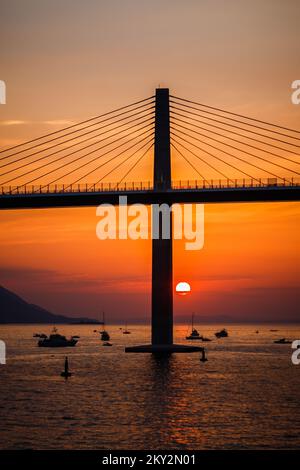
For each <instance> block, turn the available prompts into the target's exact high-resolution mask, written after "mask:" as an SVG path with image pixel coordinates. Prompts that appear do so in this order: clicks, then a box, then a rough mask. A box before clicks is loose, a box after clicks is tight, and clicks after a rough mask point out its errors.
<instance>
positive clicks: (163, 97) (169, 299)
mask: <svg viewBox="0 0 300 470" xmlns="http://www.w3.org/2000/svg"><path fill="white" fill-rule="evenodd" d="M153 185H154V190H155V191H160V190H162V191H164V190H168V189H170V188H171V150H170V114H169V89H168V88H158V89H157V90H156V97H155V140H154V175H153ZM163 218H164V220H163ZM163 223H164V224H166V225H169V227H170V237H169V238H167V239H163V237H162V226H163ZM153 225H154V220H152V230H153ZM158 234H159V238H158V239H155V238H153V239H152V307H151V308H152V344H156V345H161V344H166V345H167V344H173V269H172V214H171V212H169V213H164V214H162V213H160V215H159V227H158Z"/></svg>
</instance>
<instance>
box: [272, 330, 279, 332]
mask: <svg viewBox="0 0 300 470" xmlns="http://www.w3.org/2000/svg"><path fill="white" fill-rule="evenodd" d="M270 331H273V332H274V331H278V330H270Z"/></svg>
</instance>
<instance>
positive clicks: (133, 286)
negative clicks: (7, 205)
mask: <svg viewBox="0 0 300 470" xmlns="http://www.w3.org/2000/svg"><path fill="white" fill-rule="evenodd" d="M299 21H300V6H299V2H297V1H296V0H295V1H293V0H288V1H286V2H282V1H276V0H272V1H271V0H266V1H264V2H261V1H258V0H255V1H253V2H239V1H234V0H228V1H221V0H212V1H201V2H199V1H194V0H187V1H185V2H182V1H179V0H172V1H171V0H166V1H165V2H161V1H158V0H154V1H153V2H146V1H137V0H125V1H122V2H121V1H117V0H112V1H111V2H101V1H100V2H99V1H94V0H89V1H86V2H82V1H81V2H80V1H77V0H74V1H72V2H71V1H69V0H64V1H62V2H61V1H59V2H58V1H56V0H53V1H51V2H50V1H44V2H35V1H32V0H27V1H26V2H22V1H20V0H9V1H8V0H4V1H2V2H1V15H0V23H1V24H0V31H1V33H0V40H1V44H2V47H1V51H0V60H1V76H0V79H2V80H5V82H6V86H7V104H6V105H4V106H0V119H1V122H0V145H1V147H2V148H5V147H7V146H11V145H15V144H17V143H19V142H22V141H23V140H25V139H30V138H33V137H35V136H39V135H41V134H43V133H46V132H51V131H52V130H56V129H59V128H60V127H64V126H66V125H68V124H69V123H72V122H76V121H80V120H83V119H87V118H89V117H91V116H94V115H98V114H101V113H104V112H106V111H109V110H111V109H114V108H117V107H119V106H122V105H125V104H127V103H128V102H132V101H135V100H137V99H140V98H144V97H146V96H150V95H151V94H153V92H154V89H155V87H156V86H157V85H158V84H161V85H162V86H169V87H170V89H171V92H172V93H173V94H176V95H178V96H182V97H186V98H191V99H195V100H196V101H203V102H205V103H207V104H210V105H213V106H217V107H221V108H224V109H228V110H231V111H233V112H241V113H243V114H246V115H250V116H254V117H258V118H261V119H264V120H267V121H271V122H276V123H278V124H282V125H284V126H290V127H293V128H299V122H300V120H299V118H300V105H299V106H295V105H293V104H292V103H291V99H290V95H291V83H292V81H293V80H295V79H299V78H300V77H299V61H298V62H297V60H298V57H299V56H300V50H299V49H300V40H299V39H300V37H299V36H300V34H299ZM151 173H152V160H151V157H149V158H148V159H147V161H145V164H143V165H142V166H141V167H140V168H138V169H137V170H136V172H135V173H133V174H132V176H131V178H130V179H131V180H132V179H137V178H138V179H149V178H150V177H151ZM173 176H174V179H184V178H194V177H195V175H192V173H191V172H190V170H189V169H188V168H186V166H185V165H184V163H183V162H180V160H178V159H174V167H173ZM96 223H97V218H96V214H95V209H94V208H88V209H68V210H67V209H61V210H41V211H38V210H37V211H7V212H1V213H0V283H1V284H2V285H4V286H5V287H7V288H9V289H12V290H14V291H15V292H16V293H18V294H20V295H23V296H24V297H25V299H26V300H28V301H30V302H33V303H37V304H40V305H41V306H43V307H45V308H48V309H50V310H52V311H53V312H57V313H66V314H69V315H73V314H74V315H90V316H92V315H95V314H97V313H98V312H101V311H102V309H105V310H106V311H107V312H108V313H109V315H110V318H111V319H119V318H122V317H126V318H145V317H147V316H149V312H150V297H149V294H150V276H151V265H150V257H151V243H150V242H149V241H105V242H100V241H99V240H98V239H97V238H96V235H95V228H96ZM299 224H300V207H299V204H298V203H290V204H252V205H249V204H240V205H233V204H232V205H206V206H205V245H204V249H203V250H201V251H198V252H195V251H192V252H187V251H185V250H184V248H183V244H182V242H178V241H176V242H175V243H174V281H177V280H187V281H189V282H190V283H191V285H192V294H191V295H190V297H184V298H177V297H176V298H175V314H176V315H177V316H182V315H185V316H188V317H189V316H190V314H191V312H192V311H195V312H197V314H198V316H199V318H200V316H203V317H206V316H207V317H209V316H210V317H212V316H216V315H228V316H230V317H233V318H234V319H237V320H243V319H246V320H249V319H251V318H254V319H268V320H272V319H275V320H277V319H284V318H297V314H298V313H299V309H298V304H299V294H298V292H299V281H300V263H299V261H300V259H299V258H300V249H299V236H298V233H299Z"/></svg>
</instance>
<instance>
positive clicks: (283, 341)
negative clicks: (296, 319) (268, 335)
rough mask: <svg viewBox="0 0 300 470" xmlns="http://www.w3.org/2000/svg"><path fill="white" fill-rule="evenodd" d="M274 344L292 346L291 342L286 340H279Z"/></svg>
mask: <svg viewBox="0 0 300 470" xmlns="http://www.w3.org/2000/svg"><path fill="white" fill-rule="evenodd" d="M274 343H275V344H292V341H289V340H288V339H285V338H280V339H276V340H275V341H274Z"/></svg>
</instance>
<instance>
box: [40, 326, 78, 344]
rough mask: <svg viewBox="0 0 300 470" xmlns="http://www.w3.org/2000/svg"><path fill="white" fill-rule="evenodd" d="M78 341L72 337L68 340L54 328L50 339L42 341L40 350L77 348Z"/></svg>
mask: <svg viewBox="0 0 300 470" xmlns="http://www.w3.org/2000/svg"><path fill="white" fill-rule="evenodd" d="M77 342H78V340H77V339H76V338H74V337H73V336H71V338H69V339H67V338H66V337H65V336H63V335H60V334H59V333H57V329H56V328H53V331H52V333H51V335H50V336H49V337H46V338H43V339H40V340H39V342H38V346H39V347H40V348H65V347H68V346H75V345H76V344H77Z"/></svg>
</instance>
